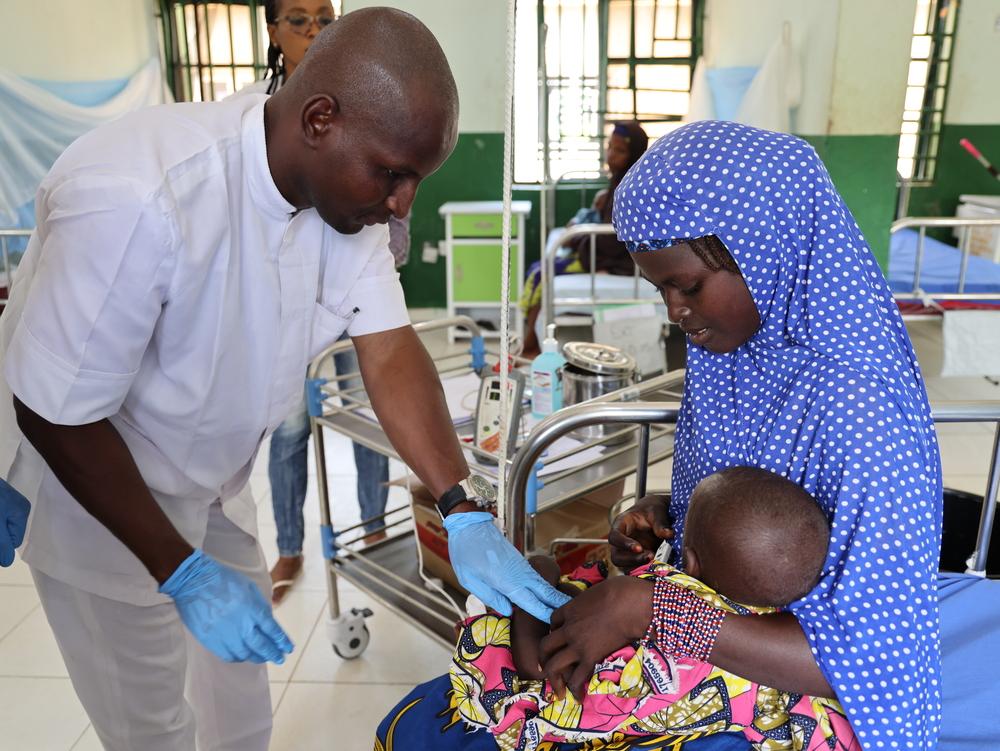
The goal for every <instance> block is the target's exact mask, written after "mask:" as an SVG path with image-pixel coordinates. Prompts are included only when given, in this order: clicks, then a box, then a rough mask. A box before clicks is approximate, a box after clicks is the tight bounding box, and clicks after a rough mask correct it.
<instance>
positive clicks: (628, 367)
mask: <svg viewBox="0 0 1000 751" xmlns="http://www.w3.org/2000/svg"><path fill="white" fill-rule="evenodd" d="M563 356H564V357H565V358H566V365H565V366H564V367H563V375H562V384H563V404H565V405H567V406H569V405H572V404H579V403H581V402H585V401H587V400H588V399H593V398H595V397H598V396H604V395H605V394H607V393H610V392H612V391H617V390H618V389H623V388H625V387H626V386H631V385H633V384H634V383H635V382H636V368H635V359H634V358H633V357H632V356H631V355H629V354H626V353H625V352H623V351H622V350H620V349H618V348H617V347H612V346H611V345H610V344H596V343H594V342H567V343H566V345H565V346H564V347H563ZM619 431H621V426H620V425H591V426H589V427H586V428H580V429H579V430H576V431H574V432H573V433H571V434H570V435H572V436H573V437H574V438H578V439H580V440H593V439H595V438H605V437H607V436H608V435H610V434H612V433H615V432H619ZM630 435H631V432H630V431H624V432H622V434H621V436H620V437H618V438H615V439H614V440H613V441H611V442H610V443H622V442H624V441H627V440H628V439H629V437H630Z"/></svg>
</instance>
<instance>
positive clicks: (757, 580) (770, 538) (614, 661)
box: [451, 467, 860, 751]
mask: <svg viewBox="0 0 1000 751" xmlns="http://www.w3.org/2000/svg"><path fill="white" fill-rule="evenodd" d="M829 534H830V530H829V524H828V522H827V520H826V517H825V515H824V514H823V511H822V510H821V509H820V508H819V506H818V505H817V503H816V502H815V500H814V499H813V498H812V497H811V496H809V494H807V493H806V492H805V491H804V490H802V489H801V488H800V487H799V486H797V485H795V484H794V483H792V482H790V481H789V480H786V479H784V478H783V477H780V476H779V475H775V474H773V473H771V472H767V471H766V470H761V469H756V468H752V467H732V468H730V469H725V470H722V471H720V472H717V473H715V474H713V475H711V476H709V477H707V478H705V479H704V480H702V482H701V483H699V485H698V487H697V488H696V489H695V491H694V493H693V494H692V496H691V503H690V506H689V508H688V514H687V519H686V524H685V538H684V539H685V547H684V550H683V560H684V568H685V572H686V573H682V572H680V571H679V570H677V569H675V568H673V567H672V566H669V565H668V564H666V563H664V562H662V561H659V560H654V561H652V562H651V563H649V564H646V565H645V566H641V567H639V568H637V569H635V570H634V571H632V572H631V573H630V575H631V576H638V577H642V578H648V579H652V578H656V577H663V576H666V577H668V578H669V579H670V581H671V583H673V584H676V585H677V586H680V587H684V588H686V589H689V590H691V591H693V592H694V593H695V594H697V595H698V596H699V597H702V598H703V599H705V600H707V601H708V602H709V603H710V604H711V605H713V606H714V607H716V608H718V609H720V610H725V611H728V612H732V613H737V614H741V615H747V614H751V613H767V612H773V611H774V610H776V609H778V608H783V607H785V606H787V605H788V604H789V603H790V602H793V601H795V600H797V599H799V598H801V597H803V596H804V595H806V594H807V593H808V592H809V591H810V590H811V589H812V588H813V587H814V586H815V584H816V582H817V581H818V580H819V576H820V572H821V570H822V568H823V563H824V561H825V559H826V548H827V544H828V541H829ZM531 562H532V565H533V566H535V568H536V569H537V570H538V571H539V573H541V574H542V576H543V577H545V578H547V579H548V580H549V581H551V582H553V583H558V586H559V588H560V589H562V590H563V591H565V592H567V594H571V595H572V594H573V593H574V592H575V593H579V592H580V591H581V590H582V589H585V588H587V587H590V586H601V582H602V581H603V580H604V579H605V578H606V577H607V572H606V570H605V569H604V566H603V564H588V565H587V566H584V567H581V568H579V569H577V570H576V571H574V572H573V573H572V574H571V575H570V576H568V577H563V578H562V580H561V581H560V578H559V571H558V568H557V567H556V565H555V562H554V561H553V560H552V559H551V558H546V557H536V558H533V559H532V561H531ZM547 633H548V625H547V624H545V623H542V622H541V621H538V620H536V619H534V618H532V617H531V616H529V615H528V614H527V613H525V612H523V611H520V610H515V611H514V614H513V617H512V618H510V619H508V618H503V617H499V616H496V615H493V614H486V615H480V616H477V617H474V618H470V619H469V620H467V621H466V622H465V625H464V628H463V630H462V633H461V635H460V637H459V642H458V646H457V648H456V653H455V657H454V659H453V661H452V666H451V680H452V687H453V689H454V691H453V696H452V705H453V708H455V709H457V711H458V713H459V714H460V715H461V717H462V718H463V719H464V720H465V721H466V723H468V724H469V725H471V726H473V727H485V728H487V729H489V731H490V732H491V733H492V734H493V735H494V737H495V739H496V741H497V746H498V747H499V748H501V749H511V750H512V751H513V750H514V749H516V750H517V751H532V750H533V749H536V748H538V747H539V746H540V745H541V744H543V743H546V742H556V743H583V742H587V741H605V742H616V741H624V740H626V739H627V738H628V737H630V736H631V737H635V736H671V737H676V738H677V739H678V740H691V739H693V738H697V737H700V736H703V735H709V734H712V733H718V732H725V731H739V730H741V731H742V732H743V734H744V735H745V736H746V737H747V739H748V740H750V741H751V743H752V744H753V746H754V748H755V749H760V751H777V750H779V749H791V750H793V751H799V750H800V749H805V750H807V751H812V750H813V749H816V750H819V749H823V751H830V750H834V749H835V750H840V749H860V746H858V744H857V741H856V740H855V738H854V735H853V733H852V731H851V728H850V725H849V724H848V722H847V718H846V716H845V715H844V712H843V710H842V709H841V707H840V705H839V704H838V703H837V702H836V701H833V700H829V699H821V698H814V697H809V696H802V695H799V694H788V693H784V692H781V691H778V690H776V689H772V688H769V687H766V686H762V685H759V684H755V683H751V682H750V681H747V680H745V679H743V678H740V677H739V676H736V675H733V674H731V673H729V672H727V671H725V670H721V669H719V668H716V667H715V666H713V665H711V664H709V663H706V662H699V661H697V660H692V659H689V658H678V657H674V656H671V655H668V654H664V653H663V652H662V651H660V650H659V649H658V648H657V646H656V645H655V644H648V643H635V644H632V645H631V646H628V647H625V648H622V649H620V650H618V651H617V652H615V653H614V654H612V655H609V656H608V657H607V658H606V659H605V660H604V661H603V662H601V663H599V664H598V665H596V666H595V669H594V674H593V676H592V677H591V679H590V683H589V685H588V688H587V694H586V696H585V697H584V698H583V701H582V703H580V702H578V701H577V700H576V699H575V698H574V697H573V696H572V695H571V694H570V693H568V692H567V694H566V696H565V698H563V699H559V698H558V697H556V696H555V695H554V694H553V692H552V690H551V687H550V686H549V685H548V684H547V683H545V682H544V680H543V678H544V677H543V675H542V673H541V668H540V667H539V644H540V641H541V639H542V638H543V637H544V636H545V634H547Z"/></svg>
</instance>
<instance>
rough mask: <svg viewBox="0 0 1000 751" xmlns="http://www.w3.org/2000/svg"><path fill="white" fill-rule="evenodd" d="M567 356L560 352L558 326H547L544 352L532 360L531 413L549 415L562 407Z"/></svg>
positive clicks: (543, 345)
mask: <svg viewBox="0 0 1000 751" xmlns="http://www.w3.org/2000/svg"><path fill="white" fill-rule="evenodd" d="M565 364H566V360H565V358H564V357H563V356H562V353H561V352H559V342H558V341H557V340H556V326H555V324H554V323H550V324H549V325H548V326H547V327H546V331H545V341H544V342H542V352H541V354H540V355H538V357H536V358H535V359H534V360H532V362H531V414H532V415H533V416H535V417H547V416H548V415H551V414H552V413H553V412H557V411H558V410H560V409H562V396H563V387H562V369H563V366H564V365H565Z"/></svg>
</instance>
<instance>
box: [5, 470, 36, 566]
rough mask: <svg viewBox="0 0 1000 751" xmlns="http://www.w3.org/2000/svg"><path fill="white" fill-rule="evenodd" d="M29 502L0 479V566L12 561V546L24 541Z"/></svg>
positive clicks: (14, 546)
mask: <svg viewBox="0 0 1000 751" xmlns="http://www.w3.org/2000/svg"><path fill="white" fill-rule="evenodd" d="M30 511H31V504H30V503H28V499H27V498H25V497H24V496H23V495H21V494H20V493H18V492H17V491H16V490H14V488H12V487H11V486H10V485H8V484H7V483H6V482H4V481H3V480H0V566H9V565H10V564H12V563H13V562H14V548H16V547H18V546H19V545H20V544H21V543H22V542H24V530H25V528H26V527H27V526H28V514H29V512H30Z"/></svg>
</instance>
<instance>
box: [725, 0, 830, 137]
mask: <svg viewBox="0 0 1000 751" xmlns="http://www.w3.org/2000/svg"><path fill="white" fill-rule="evenodd" d="M841 2H842V0H753V2H748V0H709V2H708V5H707V7H706V10H705V31H706V34H705V45H706V48H705V52H706V54H707V56H708V61H709V64H710V65H712V66H714V67H730V66H745V65H746V66H749V65H760V64H761V63H762V62H763V61H764V57H765V56H766V55H767V53H768V51H769V50H770V49H771V47H772V46H773V45H774V43H775V42H777V41H778V39H779V38H780V37H781V33H782V27H783V25H784V22H785V21H788V22H789V23H790V24H791V31H792V44H793V45H794V47H795V48H796V49H797V50H798V53H799V55H800V57H801V60H802V80H803V86H802V103H801V105H799V108H798V111H797V113H796V115H795V117H794V118H793V120H792V130H793V131H794V132H795V133H801V134H806V135H813V134H822V133H826V132H827V120H828V115H829V110H830V93H831V90H832V86H833V71H834V58H835V52H836V43H837V24H838V16H839V8H840V4H841Z"/></svg>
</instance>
